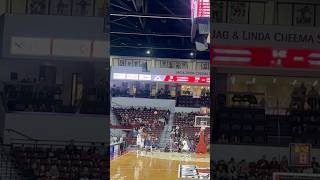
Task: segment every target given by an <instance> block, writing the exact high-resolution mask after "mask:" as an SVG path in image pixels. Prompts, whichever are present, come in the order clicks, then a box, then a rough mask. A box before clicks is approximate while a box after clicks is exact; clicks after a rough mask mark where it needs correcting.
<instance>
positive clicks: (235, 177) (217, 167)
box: [212, 155, 320, 180]
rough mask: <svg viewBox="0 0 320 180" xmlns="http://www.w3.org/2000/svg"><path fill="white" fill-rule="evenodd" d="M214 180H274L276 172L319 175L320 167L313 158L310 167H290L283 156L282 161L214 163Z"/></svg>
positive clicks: (260, 160)
mask: <svg viewBox="0 0 320 180" xmlns="http://www.w3.org/2000/svg"><path fill="white" fill-rule="evenodd" d="M212 167H213V169H212V171H213V178H214V179H217V180H272V175H273V173H274V172H285V173H286V172H291V173H307V174H310V173H319V172H320V171H319V170H320V166H319V163H318V162H317V161H316V158H314V157H313V158H312V162H311V166H310V167H293V166H289V164H288V158H287V157H286V156H283V157H282V158H281V160H279V159H277V158H276V157H273V158H272V160H271V161H269V160H267V159H266V156H265V155H264V156H262V158H261V159H259V160H258V161H252V162H247V161H246V160H245V159H243V160H241V161H236V160H235V159H234V158H231V159H230V160H229V161H224V160H219V161H213V166H212Z"/></svg>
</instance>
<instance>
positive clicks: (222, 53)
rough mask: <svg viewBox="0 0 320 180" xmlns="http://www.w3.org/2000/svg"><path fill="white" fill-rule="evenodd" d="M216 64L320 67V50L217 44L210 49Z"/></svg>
mask: <svg viewBox="0 0 320 180" xmlns="http://www.w3.org/2000/svg"><path fill="white" fill-rule="evenodd" d="M210 53H211V55H210V57H211V64H212V65H214V66H245V67H270V68H274V67H278V68H304V69H319V68H320V50H313V49H295V48H272V47H250V46H229V45H215V46H213V47H211V50H210Z"/></svg>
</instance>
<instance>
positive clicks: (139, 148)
mask: <svg viewBox="0 0 320 180" xmlns="http://www.w3.org/2000/svg"><path fill="white" fill-rule="evenodd" d="M141 138H142V137H141V134H140V133H138V135H137V157H138V156H139V154H140V150H141V148H142V147H141V142H142V141H141Z"/></svg>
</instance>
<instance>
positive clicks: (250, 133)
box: [214, 108, 320, 146]
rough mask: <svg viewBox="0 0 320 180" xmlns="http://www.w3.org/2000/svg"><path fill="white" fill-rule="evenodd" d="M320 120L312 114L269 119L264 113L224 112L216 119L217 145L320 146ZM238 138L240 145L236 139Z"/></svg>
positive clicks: (235, 110) (231, 109) (300, 113)
mask: <svg viewBox="0 0 320 180" xmlns="http://www.w3.org/2000/svg"><path fill="white" fill-rule="evenodd" d="M319 120H320V116H319V115H318V114H316V113H310V112H305V111H303V112H291V113H290V114H287V115H277V114H274V115H267V114H266V113H265V111H264V109H254V108H223V109H220V110H219V111H218V113H217V116H216V121H215V122H216V123H215V131H214V137H215V139H214V142H219V143H232V144H252V145H259V144H261V145H262V144H263V145H276V146H278V145H280V146H288V144H289V143H298V142H305V143H311V144H312V145H313V146H319V145H320V141H319V140H318V139H317V138H315V137H317V135H320V134H319V133H318V132H319V131H318V130H319V128H318V127H319V125H320V121H319ZM234 137H236V138H237V139H239V142H234V141H233V140H232V139H233V138H234Z"/></svg>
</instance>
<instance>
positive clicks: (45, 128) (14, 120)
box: [5, 112, 108, 143]
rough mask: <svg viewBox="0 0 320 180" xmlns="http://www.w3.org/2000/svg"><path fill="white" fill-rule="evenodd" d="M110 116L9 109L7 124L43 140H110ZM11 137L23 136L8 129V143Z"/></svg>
mask: <svg viewBox="0 0 320 180" xmlns="http://www.w3.org/2000/svg"><path fill="white" fill-rule="evenodd" d="M107 119H108V117H107V116H100V115H79V114H54V113H27V112H26V113H24V112H21V113H8V114H7V116H6V124H5V127H6V129H14V130H16V131H19V132H21V133H24V134H26V135H28V136H30V137H32V138H35V139H40V140H61V141H69V140H71V139H74V140H75V141H89V142H91V141H99V142H106V141H107V134H106V132H107ZM87 132H90V133H87ZM10 138H20V139H21V138H22V137H21V136H16V135H15V134H14V133H8V132H6V134H5V140H6V143H8V141H9V140H10Z"/></svg>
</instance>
